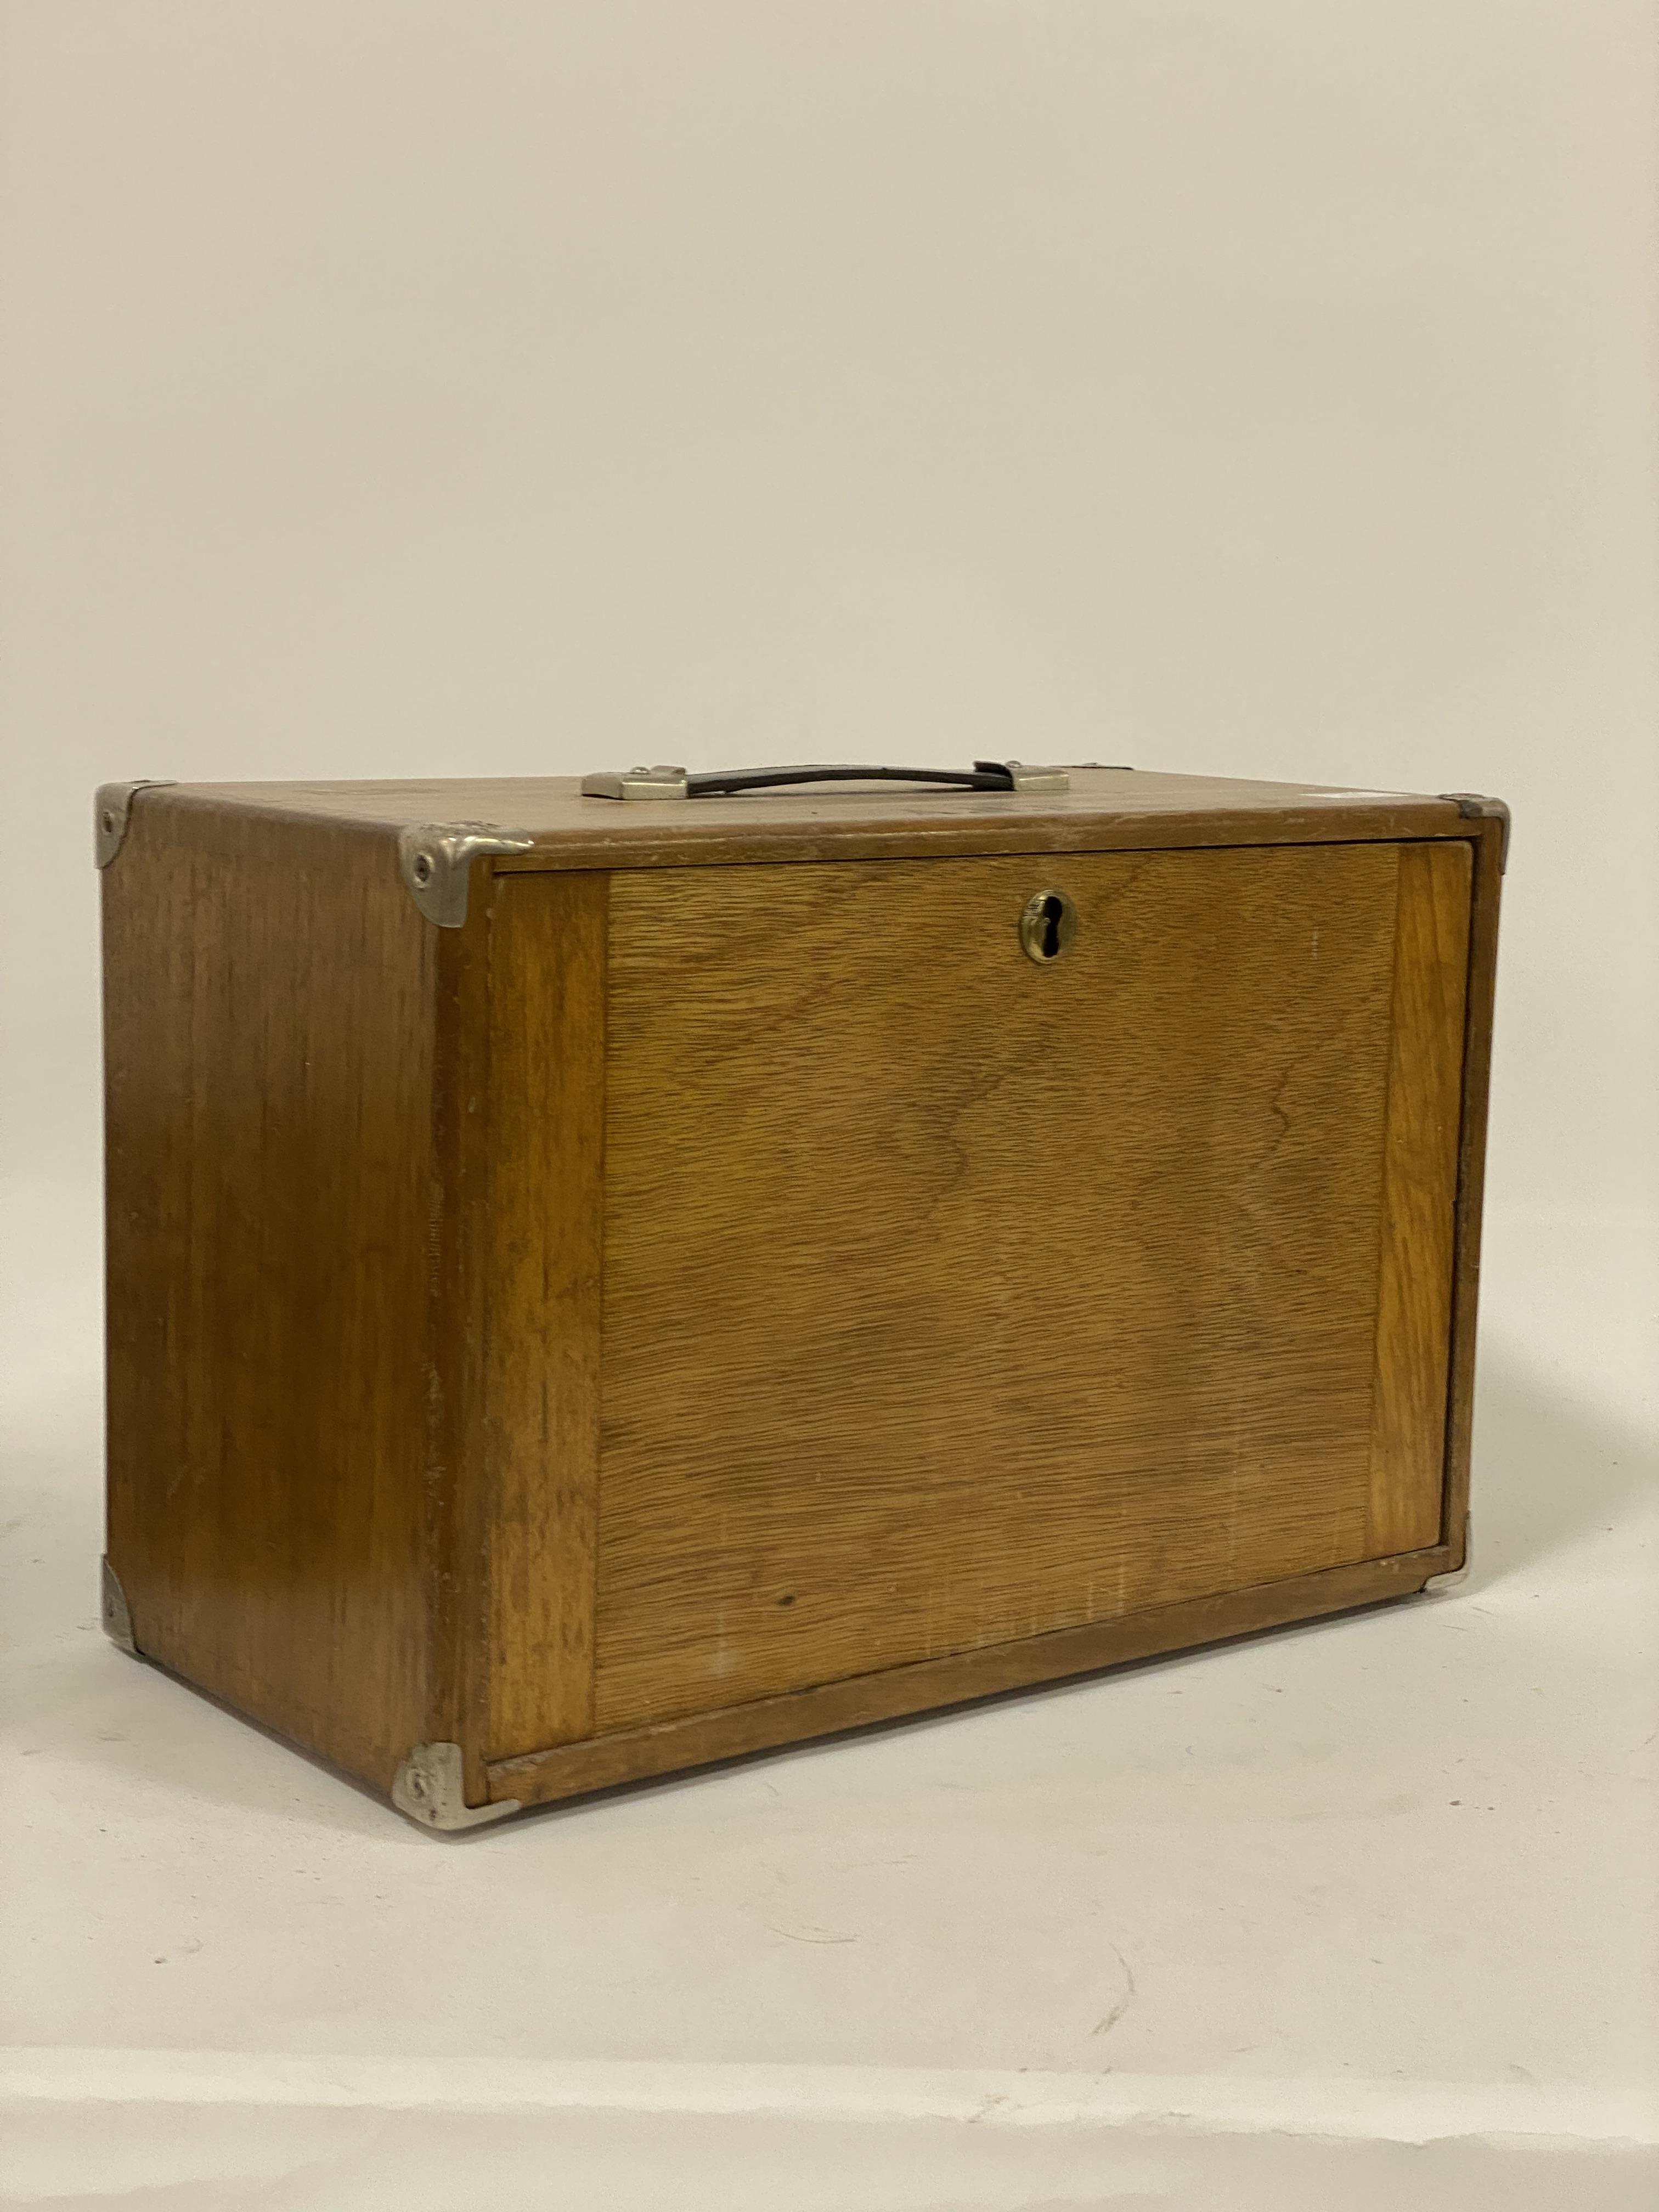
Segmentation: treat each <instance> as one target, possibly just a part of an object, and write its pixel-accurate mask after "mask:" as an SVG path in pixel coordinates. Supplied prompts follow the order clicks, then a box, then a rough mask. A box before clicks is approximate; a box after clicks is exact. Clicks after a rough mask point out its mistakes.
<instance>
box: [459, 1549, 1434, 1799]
mask: <svg viewBox="0 0 1659 2212" xmlns="http://www.w3.org/2000/svg"><path fill="white" fill-rule="evenodd" d="M1453 1565H1455V1560H1454V1558H1453V1553H1452V1549H1451V1547H1449V1546H1447V1545H1443V1544H1441V1545H1437V1546H1435V1547H1432V1548H1431V1549H1429V1550H1426V1551H1420V1552H1413V1553H1400V1554H1397V1555H1396V1556H1395V1558H1393V1559H1361V1560H1358V1561H1356V1562H1354V1563H1353V1564H1352V1565H1346V1566H1340V1567H1329V1568H1325V1569H1323V1570H1322V1571H1320V1572H1318V1573H1316V1574H1312V1575H1302V1576H1298V1577H1295V1578H1293V1579H1291V1580H1288V1581H1285V1582H1279V1583H1261V1584H1259V1585H1257V1586H1256V1587H1255V1588H1253V1589H1243V1590H1232V1591H1228V1592H1226V1593H1224V1594H1223V1595H1219V1596H1215V1597H1207V1598H1195V1599H1191V1600H1188V1601H1186V1602H1185V1603H1182V1604H1181V1605H1173V1606H1162V1607H1157V1608H1156V1609H1155V1610H1152V1611H1150V1612H1146V1613H1135V1614H1132V1615H1130V1616H1128V1617H1127V1619H1123V1620H1113V1621H1096V1622H1091V1623H1090V1624H1088V1625H1087V1626H1083V1627H1079V1628H1067V1629H1060V1630H1057V1631H1055V1632H1054V1633H1053V1634H1051V1635H1047V1636H1035V1637H1026V1638H1020V1639H1019V1640H1018V1642H1015V1643H1012V1644H993V1645H988V1646H987V1647H986V1648H985V1649H983V1650H978V1651H969V1652H959V1653H955V1654H952V1655H951V1656H949V1657H946V1658H941V1659H927V1660H921V1661H919V1662H916V1663H915V1665H912V1666H908V1667H895V1668H888V1669H886V1670H884V1672H882V1673H880V1674H859V1675H854V1676H853V1677H852V1678H851V1679H849V1680H845V1681H839V1682H827V1683H823V1684H820V1685H818V1686H816V1687H814V1688H811V1689H806V1690H796V1691H792V1692H788V1693H787V1694H786V1695H784V1696H781V1697H775V1698H763V1699H757V1700H755V1701H754V1702H753V1703H752V1704H750V1705H732V1706H727V1707H726V1708H724V1709H723V1710H721V1711H716V1712H711V1713H696V1714H692V1715H690V1716H688V1717H685V1718H684V1719H680V1720H673V1721H664V1722H660V1723H657V1724H655V1725H653V1726H652V1727H647V1728H643V1729H628V1730H625V1731H623V1732H621V1733H619V1734H617V1735H609V1736H593V1737H590V1738H588V1739H587V1740H586V1741H583V1742H580V1743H569V1744H562V1745H558V1746H556V1747H551V1748H550V1749H548V1750H545V1751H538V1752H529V1753H524V1754H522V1755H520V1756H519V1757H517V1758H513V1759H495V1760H492V1761H491V1762H490V1764H489V1769H488V1774H489V1796H490V1797H491V1799H492V1800H496V1801H503V1802H504V1801H507V1800H516V1801H517V1802H519V1803H520V1804H522V1805H526V1806H530V1805H541V1804H551V1803H553V1802H556V1801H557V1800H559V1799H561V1798H564V1797H573V1796H581V1795H584V1794H585V1793H586V1792H588V1791H590V1790H603V1789H607V1788H611V1787H612V1786H614V1785H616V1784H619V1783H624V1782H633V1781H641V1780H645V1779H647V1778H650V1777H652V1776H656V1775H664V1774H671V1773H675V1772H678V1771H681V1770H683V1769H685V1768H689V1767H696V1766H703V1765H708V1764H710V1763H711V1762H712V1761H714V1760H718V1759H731V1758H737V1757H741V1756H743V1755H744V1754H746V1753H750V1752H757V1751H772V1750H777V1749H780V1748H781V1747H784V1746H787V1745H789V1744H793V1743H798V1742H805V1741H811V1740H812V1739H815V1738H817V1737H822V1736H827V1735H838V1734H841V1733H843V1732H844V1731H846V1730H848V1729H857V1728H862V1727H867V1726H869V1725H871V1724H872V1723H879V1722H884V1721H890V1720H900V1719H904V1718H908V1717H915V1716H917V1715H920V1714H924V1713H929V1712H933V1711H939V1710H942V1709H944V1708H945V1707H948V1706H952V1705H966V1704H970V1703H973V1702H975V1700H977V1699H982V1698H987V1697H994V1696H998V1695H1000V1694H1002V1693H1004V1692H1007V1691H1011V1690H1020V1689H1030V1688H1032V1687H1034V1686H1041V1685H1043V1684H1048V1683H1057V1682H1061V1681H1066V1680H1071V1679H1073V1678H1074V1677H1076V1676H1078V1675H1080V1674H1092V1673H1094V1672H1096V1671H1097V1670H1098V1669H1101V1668H1109V1667H1114V1666H1119V1665H1123V1664H1126V1663H1127V1662H1131V1661H1133V1660H1137V1659H1149V1658H1155V1657H1158V1656H1162V1655H1164V1654H1166V1653H1171V1652H1176V1651H1182V1650H1189V1649H1193V1648H1195V1647H1198V1646H1201V1645H1205V1644H1212V1643H1215V1642H1218V1641H1219V1640H1221V1639H1224V1638H1229V1637H1235V1636H1243V1635H1249V1634H1252V1633H1254V1632H1256V1631H1259V1630H1261V1629H1267V1628H1282V1627H1285V1626H1291V1625H1292V1624H1294V1623H1295V1622H1297V1621H1300V1620H1316V1619H1318V1618H1320V1617H1321V1616H1322V1615H1325V1614H1328V1613H1340V1612H1344V1611H1346V1610H1347V1609H1348V1608H1350V1607H1355V1606H1363V1605H1370V1604H1373V1603H1376V1601H1380V1600H1382V1599H1385V1598H1391V1597H1403V1596H1408V1595H1412V1594H1413V1593H1414V1592H1416V1591H1419V1590H1420V1589H1423V1587H1424V1585H1425V1583H1427V1582H1429V1581H1430V1580H1431V1577H1434V1576H1436V1575H1439V1574H1443V1573H1445V1572H1447V1571H1449V1569H1450V1568H1451V1567H1452V1566H1453Z"/></svg>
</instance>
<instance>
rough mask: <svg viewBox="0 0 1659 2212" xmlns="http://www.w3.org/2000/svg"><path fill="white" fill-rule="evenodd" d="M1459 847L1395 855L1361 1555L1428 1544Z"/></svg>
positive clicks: (1453, 1164) (1449, 1176) (1446, 1329)
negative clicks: (1386, 1089)
mask: <svg viewBox="0 0 1659 2212" xmlns="http://www.w3.org/2000/svg"><path fill="white" fill-rule="evenodd" d="M1469 878H1470V866H1469V847H1468V845H1467V844H1464V843H1459V842H1449V843H1446V844H1443V845H1438V844H1423V845H1407V846H1405V847H1402V848H1401V855H1400V896H1399V902H1398V921H1397V924H1396V930H1395V970H1394V1010H1393V1024H1392V1040H1391V1044H1390V1048H1389V1108H1388V1131H1387V1137H1386V1152H1385V1157H1384V1164H1383V1205H1382V1224H1381V1231H1382V1233H1381V1240H1380V1241H1381V1250H1380V1279H1379V1285H1378V1300H1377V1316H1376V1388H1375V1392H1374V1397H1373V1413H1372V1426H1371V1473H1370V1508H1369V1512H1368V1516H1367V1537H1366V1548H1367V1550H1368V1551H1369V1552H1370V1553H1371V1554H1372V1555H1373V1556H1377V1555H1381V1554H1382V1553H1388V1552H1410V1551H1418V1550H1420V1549H1422V1548H1423V1547H1425V1546H1426V1545H1431V1544H1433V1543H1436V1542H1437V1541H1439V1536H1440V1529H1441V1519H1442V1508H1443V1489H1444V1479H1445V1459H1446V1452H1445V1443H1446V1379H1447V1372H1448V1366H1449V1359H1450V1355H1451V1304H1452V1240H1453V1231H1454V1228H1455V1206H1456V1198H1457V1145H1458V1130H1459V1122H1460V1114H1461V1103H1462V1073H1463V1070H1462V1061H1463V1002H1464V990H1465V983H1466V980H1467V971H1468V943H1469Z"/></svg>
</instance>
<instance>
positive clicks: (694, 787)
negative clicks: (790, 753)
mask: <svg viewBox="0 0 1659 2212" xmlns="http://www.w3.org/2000/svg"><path fill="white" fill-rule="evenodd" d="M872 782H874V783H942V784H945V785H946V786H947V787H949V788H950V789H951V790H952V791H1021V792H1032V793H1041V794H1042V795H1043V796H1044V797H1055V796H1057V795H1058V794H1059V793H1061V792H1064V791H1069V790H1070V788H1071V778H1070V777H1069V776H1068V775H1066V771H1065V769H1060V768H1027V767H1026V766H1025V765H1024V763H1023V762H1020V761H975V763H974V765H973V766H972V768H971V769H949V768H851V767H847V766H843V765H838V764H828V765H826V764H825V763H817V765H811V764H809V765H807V766H805V767H802V768H722V769H703V770H700V771H699V772H698V773H697V774H696V775H688V774H687V773H686V771H685V769H683V768H630V769H624V770H623V773H622V774H621V775H585V776H584V777H583V778H582V797H583V798H584V799H715V798H720V797H724V796H726V794H728V793H732V792H736V791H769V790H773V789H775V788H776V787H779V786H781V785H783V784H791V783H872Z"/></svg>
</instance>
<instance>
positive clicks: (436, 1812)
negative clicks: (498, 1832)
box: [392, 1743, 523, 1834]
mask: <svg viewBox="0 0 1659 2212" xmlns="http://www.w3.org/2000/svg"><path fill="white" fill-rule="evenodd" d="M392 1803H393V1804H394V1805H395V1806H396V1807H397V1808H398V1811H399V1812H400V1813H406V1814H408V1815H409V1818H410V1820H413V1821H415V1822H416V1823H417V1824H418V1825H419V1826H421V1827H422V1828H438V1829H441V1830H442V1831H443V1832H445V1833H446V1834H453V1832H455V1830H456V1829H458V1828H482V1827H483V1826H485V1824H486V1823H487V1822H489V1821H490V1820H505V1819H506V1818H507V1814H509V1813H517V1812H520V1811H521V1810H522V1809H523V1808H522V1807H521V1806H520V1802H519V1800H518V1799H517V1798H516V1797H506V1798H503V1799H502V1800H501V1803H500V1804H498V1805H469V1804H468V1803H467V1802H466V1799H465V1796H463V1795H462V1781H461V1747H460V1746H459V1744H458V1743H417V1744H416V1747H415V1748H414V1750H413V1751H411V1752H410V1754H409V1756H408V1758H407V1759H404V1763H403V1765H401V1766H400V1767H399V1768H398V1771H397V1774H396V1776H395V1778H394V1779H393V1781H392Z"/></svg>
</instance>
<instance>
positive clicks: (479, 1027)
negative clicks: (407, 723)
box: [409, 861, 495, 1802]
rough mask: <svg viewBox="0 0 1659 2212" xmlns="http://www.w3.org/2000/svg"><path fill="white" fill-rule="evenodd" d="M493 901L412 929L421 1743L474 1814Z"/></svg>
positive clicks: (490, 892)
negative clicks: (441, 1746)
mask: <svg viewBox="0 0 1659 2212" xmlns="http://www.w3.org/2000/svg"><path fill="white" fill-rule="evenodd" d="M494 896H495V878H494V871H493V870H492V869H491V868H490V867H489V865H488V863H487V862H483V861H475V862H474V864H473V870H472V884H471V897H470V899H469V902H468V909H467V915H466V919H465V922H464V923H463V925H462V926H461V927H459V928H458V929H449V928H440V927H437V926H436V925H435V924H433V923H427V924H425V925H424V926H425V927H428V928H430V929H431V930H432V933H433V937H434V939H435V946H436V961H435V968H436V981H435V988H434V1007H433V1021H434V1030H435V1034H434V1049H433V1087H432V1188H431V1211H430V1215H429V1219H428V1263H429V1266H430V1268H431V1277H430V1291H429V1297H428V1332H429V1334H428V1357H427V1376H428V1400H427V1413H428V1455H427V1466H426V1469H425V1482H426V1526H427V1541H428V1560H427V1570H428V1619H429V1622H430V1628H429V1634H430V1637H431V1641H432V1655H433V1656H432V1678H431V1698H430V1702H429V1706H428V1716H427V1726H426V1737H425V1741H428V1742H432V1743H445V1742H450V1743H457V1744H459V1746H460V1747H461V1753H462V1762H463V1774H464V1784H465V1794H466V1796H467V1797H468V1799H469V1800H471V1801H473V1802H482V1801H483V1796H484V1794H485V1790H486V1787H487V1784H486V1780H485V1775H484V1763H483V1746H484V1725H483V1704H484V1699H485V1694H486V1692H485V1655H484V1643H485V1635H486V1626H485V1606H486V1592H487V1573H488V1561H487V1542H488V1534H487V1528H486V1508H485V1501H484V1484H485V1480H486V1474H487V1469H486V1467H485V1464H484V1455H483V1401H484V1389H485V1362H486V1358H487V1341H486V1335H485V1331H486V1328H487V1304H486V1298H485V1293H484V1279H485V1272H486V1268H487V1266H488V1255H487V1249H486V1244H487V1236H488V1204H489V1108H490V1091H489V918H490V911H491V908H492V905H493V902H494ZM409 1748H410V1750H412V1749H414V1746H412V1745H411V1746H410V1747H409Z"/></svg>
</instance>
